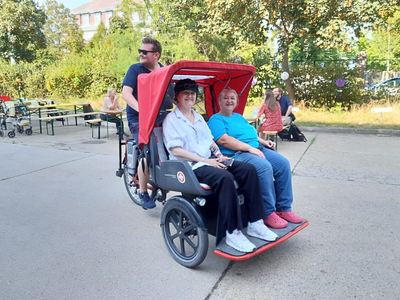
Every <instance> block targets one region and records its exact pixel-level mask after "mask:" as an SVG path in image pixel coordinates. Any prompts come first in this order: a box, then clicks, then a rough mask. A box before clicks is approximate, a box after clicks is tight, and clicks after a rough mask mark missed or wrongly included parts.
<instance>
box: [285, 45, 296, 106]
mask: <svg viewBox="0 0 400 300" xmlns="http://www.w3.org/2000/svg"><path fill="white" fill-rule="evenodd" d="M282 67H283V71H284V72H288V73H289V79H287V80H285V86H286V91H287V93H288V95H289V99H290V100H291V101H292V102H293V101H296V99H295V95H294V87H293V84H292V81H291V77H290V71H289V54H288V51H287V50H284V52H283V56H282Z"/></svg>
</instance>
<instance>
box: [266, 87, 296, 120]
mask: <svg viewBox="0 0 400 300" xmlns="http://www.w3.org/2000/svg"><path fill="white" fill-rule="evenodd" d="M272 92H273V93H274V96H275V99H276V100H277V101H279V104H280V106H281V115H282V123H283V126H286V125H290V124H292V122H293V121H294V120H295V119H296V117H295V116H294V114H293V113H292V108H293V104H292V102H290V99H289V98H288V97H286V96H282V93H283V90H282V89H281V88H280V87H276V88H274V89H273V90H272Z"/></svg>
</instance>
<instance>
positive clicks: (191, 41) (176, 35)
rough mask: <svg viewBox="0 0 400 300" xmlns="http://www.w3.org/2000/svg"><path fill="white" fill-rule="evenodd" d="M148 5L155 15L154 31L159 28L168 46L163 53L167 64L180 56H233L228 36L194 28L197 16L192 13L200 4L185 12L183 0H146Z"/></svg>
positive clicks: (201, 58)
mask: <svg viewBox="0 0 400 300" xmlns="http://www.w3.org/2000/svg"><path fill="white" fill-rule="evenodd" d="M145 9H146V10H147V14H149V15H150V16H151V18H152V23H151V30H152V32H156V33H157V37H158V38H159V40H160V41H163V48H164V49H165V54H163V56H164V59H165V61H166V63H167V64H171V63H174V62H176V61H177V60H179V59H192V60H210V61H228V60H229V59H230V57H231V55H232V51H231V44H230V41H229V40H228V39H227V38H226V37H224V36H222V35H217V34H210V33H208V34H203V33H202V32H199V31H196V30H193V29H194V28H195V26H196V22H197V20H196V19H195V18H192V17H191V15H190V14H192V13H193V12H196V11H197V12H199V8H196V7H192V8H191V9H187V10H186V12H182V11H181V9H182V6H181V4H180V1H175V2H171V1H168V0H154V1H147V0H146V1H145ZM140 11H143V9H142V10H140ZM188 16H189V17H188Z"/></svg>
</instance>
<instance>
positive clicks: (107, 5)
mask: <svg viewBox="0 0 400 300" xmlns="http://www.w3.org/2000/svg"><path fill="white" fill-rule="evenodd" d="M121 3H122V0H92V1H90V2H88V3H86V4H83V5H81V6H79V7H77V8H74V9H72V10H71V13H73V14H83V13H90V12H98V11H110V10H114V9H115V8H116V7H117V6H118V5H120V4H121Z"/></svg>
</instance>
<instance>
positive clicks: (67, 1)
mask: <svg viewBox="0 0 400 300" xmlns="http://www.w3.org/2000/svg"><path fill="white" fill-rule="evenodd" d="M56 1H57V2H58V3H60V4H64V6H65V7H67V8H69V9H70V10H72V9H74V8H77V7H79V6H81V5H83V4H85V3H88V2H90V1H91V0H56ZM35 2H36V3H38V4H39V5H42V4H44V3H45V2H46V0H35Z"/></svg>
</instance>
